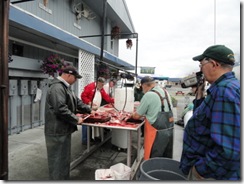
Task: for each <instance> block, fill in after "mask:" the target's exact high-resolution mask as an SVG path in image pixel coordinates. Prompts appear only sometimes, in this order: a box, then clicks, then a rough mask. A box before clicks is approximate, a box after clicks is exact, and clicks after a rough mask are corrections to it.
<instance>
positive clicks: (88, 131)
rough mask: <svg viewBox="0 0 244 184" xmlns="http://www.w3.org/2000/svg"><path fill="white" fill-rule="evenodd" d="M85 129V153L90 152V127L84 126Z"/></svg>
mask: <svg viewBox="0 0 244 184" xmlns="http://www.w3.org/2000/svg"><path fill="white" fill-rule="evenodd" d="M86 127H87V151H88V152H89V151H90V136H91V135H90V126H86Z"/></svg>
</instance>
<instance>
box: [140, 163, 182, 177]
mask: <svg viewBox="0 0 244 184" xmlns="http://www.w3.org/2000/svg"><path fill="white" fill-rule="evenodd" d="M179 165H180V162H178V161H176V160H172V159H170V158H151V159H149V160H144V161H143V162H142V163H141V165H140V171H139V174H138V175H139V176H138V180H186V175H184V174H183V173H182V171H181V170H180V169H179Z"/></svg>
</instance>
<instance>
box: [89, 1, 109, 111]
mask: <svg viewBox="0 0 244 184" xmlns="http://www.w3.org/2000/svg"><path fill="white" fill-rule="evenodd" d="M106 14H107V0H103V20H102V36H101V52H100V61H103V48H104V31H105V25H106ZM98 77H99V76H98V72H97V78H98ZM97 82H98V81H96V83H95V90H94V94H93V97H92V102H91V108H92V105H93V99H94V97H95V93H96V90H97Z"/></svg>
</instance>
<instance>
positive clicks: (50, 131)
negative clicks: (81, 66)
mask: <svg viewBox="0 0 244 184" xmlns="http://www.w3.org/2000/svg"><path fill="white" fill-rule="evenodd" d="M80 78H81V76H80V75H79V74H78V72H77V71H76V69H75V68H74V67H66V68H65V69H64V70H63V73H62V75H61V76H59V77H57V78H55V79H53V81H52V82H51V83H50V85H49V89H48V91H47V96H46V104H45V139H46V147H47V157H48V168H49V179H50V180H68V179H69V171H70V160H71V158H70V155H71V134H72V133H73V132H74V131H76V130H77V125H81V124H82V122H83V119H82V118H81V117H78V116H76V115H75V114H76V112H77V110H79V111H80V113H93V111H92V110H91V109H90V107H89V106H88V105H86V104H84V103H83V102H82V101H81V100H80V99H79V98H78V97H77V96H75V95H74V92H73V91H72V90H71V85H72V84H74V83H75V82H76V80H77V79H80Z"/></svg>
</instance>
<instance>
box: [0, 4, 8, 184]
mask: <svg viewBox="0 0 244 184" xmlns="http://www.w3.org/2000/svg"><path fill="white" fill-rule="evenodd" d="M9 3H10V2H9V0H2V1H1V4H0V9H1V13H0V25H2V26H1V28H0V31H1V32H0V43H1V46H0V153H1V154H0V155H1V156H0V179H1V180H8V94H9V83H8V82H9V80H8V46H9V38H8V37H9Z"/></svg>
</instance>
